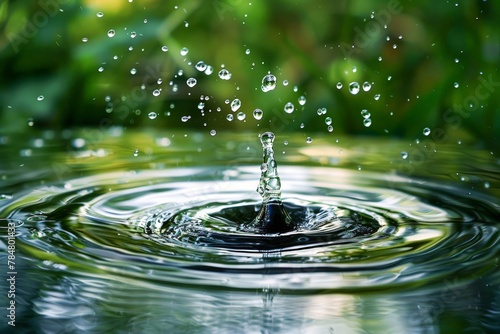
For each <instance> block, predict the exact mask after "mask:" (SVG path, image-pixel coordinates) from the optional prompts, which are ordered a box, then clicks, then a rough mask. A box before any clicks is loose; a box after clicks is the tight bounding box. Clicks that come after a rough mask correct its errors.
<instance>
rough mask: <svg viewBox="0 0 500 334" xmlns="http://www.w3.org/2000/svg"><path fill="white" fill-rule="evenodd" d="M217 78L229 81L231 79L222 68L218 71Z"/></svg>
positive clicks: (229, 73)
mask: <svg viewBox="0 0 500 334" xmlns="http://www.w3.org/2000/svg"><path fill="white" fill-rule="evenodd" d="M219 78H221V79H222V80H229V79H231V72H229V71H228V70H226V69H225V68H223V69H222V70H220V71H219Z"/></svg>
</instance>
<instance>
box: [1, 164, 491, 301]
mask: <svg viewBox="0 0 500 334" xmlns="http://www.w3.org/2000/svg"><path fill="white" fill-rule="evenodd" d="M214 172H217V173H215V174H216V175H220V174H222V175H224V177H222V178H220V179H214V177H213V175H214ZM218 172H220V171H217V170H215V169H211V168H207V169H202V168H185V169H171V170H169V171H168V172H158V171H148V172H135V173H126V174H124V173H112V174H104V175H100V176H99V177H92V178H82V179H74V180H70V181H68V182H67V183H66V184H65V186H64V187H61V188H58V187H46V188H42V189H37V190H35V191H31V192H29V193H27V194H25V195H24V196H22V197H20V198H17V199H15V200H12V201H11V202H10V203H9V208H8V209H6V208H5V207H4V208H3V210H4V211H5V210H8V211H9V215H8V216H9V218H10V219H18V220H21V221H23V222H25V224H23V225H22V226H20V227H19V228H18V233H20V236H19V242H21V243H23V246H24V249H25V250H26V251H27V252H30V253H31V254H32V255H33V258H37V259H42V260H44V262H43V263H44V264H45V265H47V266H52V267H54V266H55V267H57V268H58V269H59V270H68V271H82V272H87V273H88V272H92V273H94V274H96V275H105V276H107V277H116V278H117V279H118V278H119V279H126V278H134V279H140V280H141V281H142V282H144V284H146V283H149V284H158V282H168V283H169V284H173V285H175V284H182V285H193V286H194V285H196V286H204V285H206V286H220V287H222V286H223V287H225V288H237V289H254V288H262V284H263V281H265V282H266V285H268V286H276V287H279V288H280V289H282V290H287V289H288V290H290V291H295V290H304V289H308V290H319V289H321V290H324V289H327V290H337V291H349V290H350V289H355V290H356V291H359V290H361V289H365V290H374V289H386V288H395V287H398V286H407V285H411V286H414V285H419V284H424V283H425V284H428V283H429V282H436V281H438V280H441V279H442V278H443V277H445V276H448V275H450V274H452V273H459V274H460V277H464V278H467V277H469V276H474V275H477V274H478V273H482V274H484V273H485V272H488V271H491V270H494V269H493V268H494V267H495V259H496V258H497V256H498V254H497V253H498V250H497V249H498V244H499V231H498V226H497V224H496V220H495V217H497V216H498V207H497V206H496V205H495V204H494V203H495V202H494V199H491V198H488V197H486V196H484V195H481V194H474V195H475V198H471V197H473V196H469V195H468V196H465V195H461V191H460V189H458V188H453V187H447V186H445V185H443V184H440V185H435V184H432V183H430V182H427V183H425V184H419V183H418V182H415V181H416V180H411V179H397V180H391V182H390V183H387V181H386V177H385V176H384V175H380V174H371V173H364V174H363V176H359V175H358V174H355V172H352V171H346V170H341V169H333V168H303V169H301V168H297V167H285V168H281V169H280V174H281V178H282V180H283V194H285V196H284V198H283V201H284V205H285V207H286V208H287V210H288V211H289V212H290V214H291V216H292V218H293V220H294V222H296V229H295V230H293V231H291V232H287V233H282V234H268V235H266V234H260V233H257V232H256V231H252V230H251V229H248V223H249V222H251V221H252V219H253V218H254V217H255V215H256V213H257V211H258V208H259V205H260V201H259V198H258V197H259V196H258V195H257V194H256V193H255V192H254V188H255V184H256V180H258V175H257V174H256V173H255V170H254V168H253V167H248V168H247V167H242V168H239V169H238V170H232V171H231V173H229V174H228V173H224V171H223V172H222V173H220V174H219V173H218ZM228 175H229V176H228ZM333 180H344V181H343V182H338V181H337V182H334V181H333ZM34 212H36V214H33V213H34ZM40 250H42V252H40Z"/></svg>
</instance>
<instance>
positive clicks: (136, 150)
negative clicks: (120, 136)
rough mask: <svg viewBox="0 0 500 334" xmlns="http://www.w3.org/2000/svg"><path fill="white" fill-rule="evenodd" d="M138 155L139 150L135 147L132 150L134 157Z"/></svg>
mask: <svg viewBox="0 0 500 334" xmlns="http://www.w3.org/2000/svg"><path fill="white" fill-rule="evenodd" d="M138 155H139V150H138V149H135V150H134V157H137V156H138Z"/></svg>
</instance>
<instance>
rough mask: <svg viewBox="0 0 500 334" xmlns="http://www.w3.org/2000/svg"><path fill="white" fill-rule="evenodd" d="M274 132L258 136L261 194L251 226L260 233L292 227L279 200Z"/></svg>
mask: <svg viewBox="0 0 500 334" xmlns="http://www.w3.org/2000/svg"><path fill="white" fill-rule="evenodd" d="M274 138H275V136H274V134H273V133H272V132H265V133H263V134H262V135H261V136H260V141H261V143H262V149H263V162H262V165H261V167H260V169H261V176H260V180H259V185H258V187H257V192H258V193H259V194H260V195H261V196H262V206H261V208H260V211H259V213H258V214H257V217H256V218H255V219H254V221H253V222H252V227H254V228H256V229H258V230H259V231H260V232H262V233H281V232H287V231H291V230H293V228H294V224H293V222H292V218H291V217H290V215H289V214H288V213H287V212H286V210H285V208H284V206H283V204H282V202H281V181H280V178H279V176H278V169H277V168H278V165H277V164H276V160H274V150H273V142H274Z"/></svg>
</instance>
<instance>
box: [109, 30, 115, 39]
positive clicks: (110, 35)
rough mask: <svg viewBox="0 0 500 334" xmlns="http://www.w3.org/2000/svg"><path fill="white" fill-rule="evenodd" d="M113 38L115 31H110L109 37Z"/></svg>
mask: <svg viewBox="0 0 500 334" xmlns="http://www.w3.org/2000/svg"><path fill="white" fill-rule="evenodd" d="M113 36H115V31H114V30H113V29H110V30H109V31H108V37H113Z"/></svg>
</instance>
